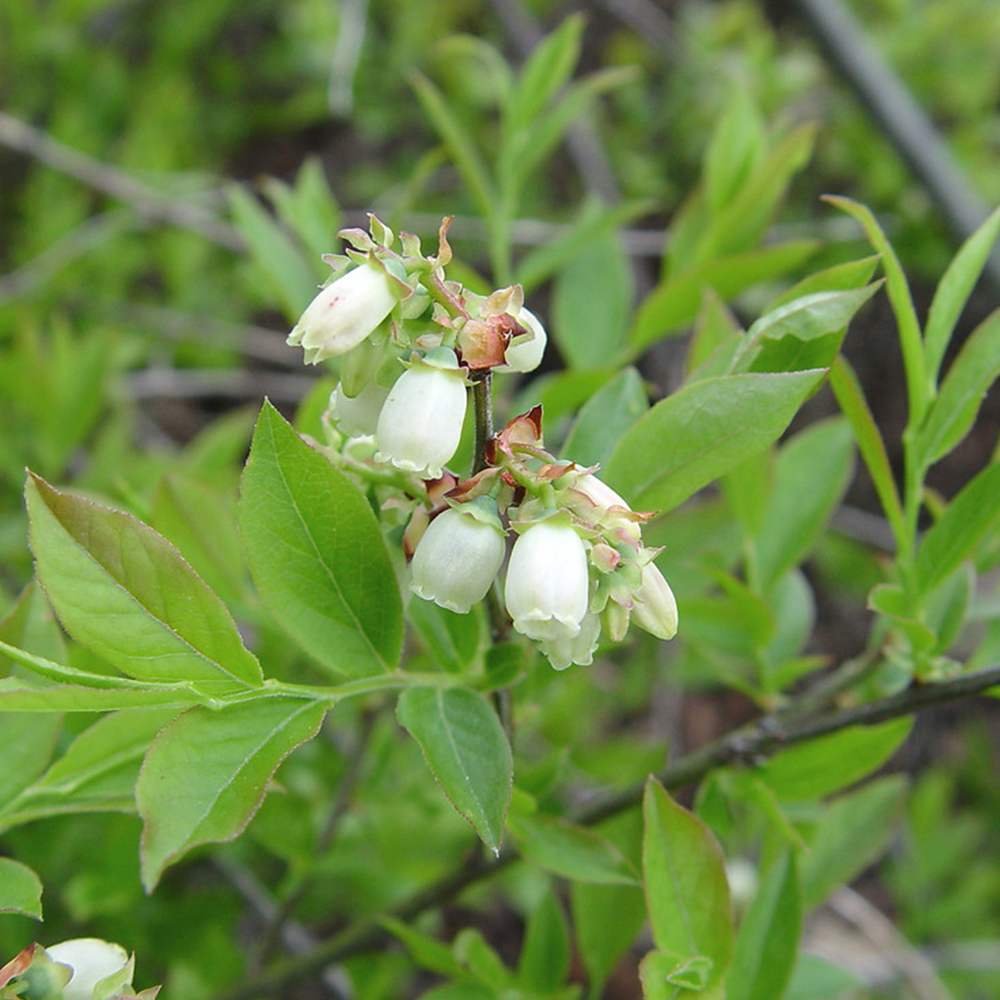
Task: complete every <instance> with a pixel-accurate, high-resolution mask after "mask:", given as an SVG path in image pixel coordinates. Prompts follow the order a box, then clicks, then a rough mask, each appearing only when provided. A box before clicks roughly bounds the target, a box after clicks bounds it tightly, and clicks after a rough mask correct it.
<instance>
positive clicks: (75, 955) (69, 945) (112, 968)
mask: <svg viewBox="0 0 1000 1000" xmlns="http://www.w3.org/2000/svg"><path fill="white" fill-rule="evenodd" d="M45 951H46V952H47V954H48V956H49V958H51V959H52V961H53V962H58V963H59V964H60V965H68V966H69V967H70V968H71V969H72V970H73V975H72V976H71V977H70V980H69V982H68V983H67V984H66V985H65V986H64V987H63V992H62V995H63V1000H95V994H94V987H96V986H97V984H98V983H100V982H101V981H102V980H104V979H107V978H108V977H109V976H114V975H115V974H116V973H124V974H125V976H124V978H123V980H122V981H121V982H117V983H116V985H117V987H118V988H117V989H114V994H118V993H120V992H121V987H122V986H124V985H126V984H129V983H131V981H132V977H131V974H130V973H131V969H129V970H128V971H127V972H126V967H127V966H128V965H129V957H128V953H127V952H126V951H125V949H124V948H123V947H122V946H121V945H119V944H112V943H111V942H110V941H102V940H101V939H100V938H74V939H73V940H71V941H62V942H60V943H59V944H54V945H52V946H51V947H49V948H46V949H45ZM107 995H113V994H105V993H103V992H102V993H101V994H100V996H101V997H102V998H103V997H104V996H107Z"/></svg>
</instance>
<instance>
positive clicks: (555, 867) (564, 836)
mask: <svg viewBox="0 0 1000 1000" xmlns="http://www.w3.org/2000/svg"><path fill="white" fill-rule="evenodd" d="M508 825H509V827H510V832H511V835H512V836H513V837H514V839H515V840H516V841H517V844H518V847H519V849H520V851H521V853H522V854H523V855H524V856H525V857H526V858H527V859H528V860H529V861H530V862H531V863H532V864H534V865H537V866H538V867H539V868H542V869H544V870H545V871H548V872H551V873H552V874H553V875H560V876H562V877H563V878H567V879H571V880H572V881H576V882H592V883H594V884H596V885H636V884H637V883H638V879H637V878H636V873H635V871H634V870H633V868H632V865H631V864H630V863H629V861H628V859H627V858H626V857H625V856H624V855H623V854H622V853H621V851H619V850H618V848H617V847H615V845H614V844H612V843H611V842H610V841H609V840H606V839H605V838H604V837H602V836H600V834H598V833H595V832H594V831H593V830H589V829H587V828H585V827H582V826H576V825H574V824H573V823H570V822H569V821H568V820H564V819H561V818H559V817H557V816H546V815H543V814H536V815H517V816H511V817H510V821H509V824H508Z"/></svg>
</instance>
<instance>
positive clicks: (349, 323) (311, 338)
mask: <svg viewBox="0 0 1000 1000" xmlns="http://www.w3.org/2000/svg"><path fill="white" fill-rule="evenodd" d="M396 301H397V298H396V295H395V294H394V292H393V290H392V286H391V284H390V279H389V277H388V275H387V274H386V273H385V272H384V271H381V270H380V269H379V268H378V267H376V266H375V265H374V264H359V265H358V266H357V267H356V268H354V269H353V270H351V271H348V272H347V273H346V274H343V275H341V276H340V277H339V278H337V279H336V280H335V281H332V282H331V283H330V284H329V285H327V286H326V288H324V289H323V290H322V291H321V292H320V293H319V295H317V296H316V298H314V299H313V300H312V302H310V303H309V305H308V306H306V311H305V312H304V313H303V314H302V316H301V317H300V318H299V321H298V323H296V324H295V327H294V329H293V330H292V332H291V333H290V334H289V335H288V339H287V341H286V343H288V344H290V345H292V346H293V347H301V348H303V350H304V351H305V359H304V360H305V363H306V364H307V365H315V364H318V363H319V362H320V361H325V360H326V359H327V358H334V357H337V356H339V355H341V354H346V353H347V352H348V351H349V350H351V349H352V348H354V347H357V346H358V344H360V343H361V341H363V340H364V339H365V337H367V336H369V335H370V334H371V333H372V332H374V330H375V328H376V327H377V326H378V325H379V324H380V323H381V322H382V320H384V319H385V318H386V316H388V315H389V313H390V312H392V308H393V306H395V304H396Z"/></svg>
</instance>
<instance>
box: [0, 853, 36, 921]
mask: <svg viewBox="0 0 1000 1000" xmlns="http://www.w3.org/2000/svg"><path fill="white" fill-rule="evenodd" d="M0 913H22V914H24V916H26V917H34V918H35V919H36V920H41V919H42V882H41V879H40V878H39V877H38V876H37V875H36V874H35V873H34V872H33V871H32V870H31V869H30V868H29V867H28V866H27V865H22V864H21V863H20V862H19V861H14V860H13V859H12V858H0Z"/></svg>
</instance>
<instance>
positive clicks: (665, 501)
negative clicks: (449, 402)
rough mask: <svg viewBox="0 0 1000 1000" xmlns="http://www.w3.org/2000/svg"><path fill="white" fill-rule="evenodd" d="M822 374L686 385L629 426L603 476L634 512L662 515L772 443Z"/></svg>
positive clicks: (736, 378)
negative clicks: (649, 511) (653, 512)
mask: <svg viewBox="0 0 1000 1000" xmlns="http://www.w3.org/2000/svg"><path fill="white" fill-rule="evenodd" d="M825 375H826V372H825V371H824V370H822V369H820V370H813V371H804V372H781V373H761V374H743V375H727V376H723V377H720V378H711V379H705V380H704V381H702V382H696V383H694V384H693V385H688V386H686V387H685V388H683V389H681V390H679V391H678V392H676V393H674V394H673V395H672V396H670V397H669V398H668V399H665V400H663V401H662V402H660V403H657V404H656V406H654V407H653V408H652V409H651V410H650V411H649V412H648V413H647V414H645V416H643V417H641V418H640V419H639V420H638V421H637V422H636V423H635V424H633V425H632V427H631V428H630V429H629V430H628V431H627V432H626V433H625V434H624V435H623V437H622V439H621V441H619V443H618V446H617V447H616V448H615V450H614V452H612V455H611V458H610V460H609V461H608V464H607V466H606V467H605V469H604V477H603V478H605V479H606V480H607V482H608V484H609V485H610V486H612V487H613V488H614V489H615V490H617V491H618V492H619V493H620V494H621V495H622V496H624V497H626V498H627V499H628V500H629V502H630V503H631V505H632V507H633V508H634V509H636V510H659V511H661V512H665V511H668V510H670V509H672V508H673V507H676V506H677V505H678V504H680V503H682V502H683V501H684V500H686V499H687V498H688V497H689V496H691V494H692V493H695V492H696V491H697V490H699V489H701V488H702V487H703V486H707V485H708V484H709V483H710V482H712V481H713V480H714V479H717V478H718V477H719V476H721V475H722V474H723V473H725V472H727V471H729V470H730V469H732V468H734V467H735V466H737V465H739V464H740V463H741V462H743V461H745V460H746V459H747V458H749V457H750V456H751V455H752V454H753V453H754V452H756V451H758V450H760V449H761V448H765V447H767V445H769V444H771V443H772V442H774V441H775V440H777V438H778V437H780V435H781V434H782V432H783V431H784V430H785V428H786V427H787V426H788V424H789V423H790V422H791V419H792V417H793V416H794V415H795V413H796V412H797V411H798V409H799V407H800V406H801V405H802V403H803V402H804V401H805V400H806V399H807V398H808V396H809V395H810V394H811V393H812V392H813V390H814V389H815V388H816V387H817V386H818V385H819V384H820V382H821V381H822V380H823V378H824V376H825Z"/></svg>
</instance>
